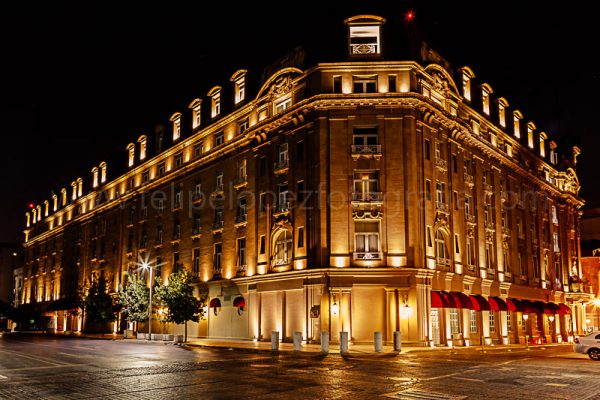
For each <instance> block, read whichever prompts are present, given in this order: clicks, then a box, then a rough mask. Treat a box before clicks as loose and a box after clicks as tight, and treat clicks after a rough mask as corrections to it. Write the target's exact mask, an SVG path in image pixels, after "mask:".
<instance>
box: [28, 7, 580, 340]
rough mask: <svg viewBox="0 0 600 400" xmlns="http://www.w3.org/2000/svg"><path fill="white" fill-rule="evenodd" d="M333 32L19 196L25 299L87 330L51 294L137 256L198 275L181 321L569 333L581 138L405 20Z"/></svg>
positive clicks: (373, 19) (573, 324) (452, 334)
mask: <svg viewBox="0 0 600 400" xmlns="http://www.w3.org/2000/svg"><path fill="white" fill-rule="evenodd" d="M340 29H344V30H345V33H346V34H345V35H344V36H342V37H343V38H344V39H343V40H342V41H340V42H338V43H332V44H331V46H332V48H331V52H330V53H329V54H336V57H339V58H337V59H334V60H329V59H330V58H331V56H329V57H324V58H323V59H316V60H314V62H311V63H310V64H309V65H307V66H304V65H303V64H304V63H303V62H302V60H303V59H308V58H309V57H310V53H304V52H303V51H302V50H296V51H295V52H294V53H292V55H291V56H288V57H287V58H286V60H287V61H285V62H282V63H280V64H279V67H278V68H276V69H273V68H270V71H269V73H267V74H263V78H262V79H259V77H258V76H256V75H253V74H252V72H251V71H246V70H238V71H237V72H235V73H234V74H233V75H232V76H231V79H230V82H223V83H221V84H220V85H219V86H214V87H213V88H212V89H211V90H210V91H208V93H206V95H203V96H202V97H198V98H196V99H194V100H193V101H191V102H190V103H189V105H188V106H187V109H185V110H182V112H181V113H175V114H173V115H172V116H171V117H170V119H169V123H168V125H167V128H164V129H162V128H159V129H157V130H155V131H154V132H152V133H145V134H141V133H140V134H138V135H136V138H135V140H132V141H131V143H129V144H128V145H125V143H124V145H123V150H124V151H123V154H122V157H121V158H122V159H123V161H126V168H124V171H123V172H122V173H121V172H120V171H119V166H118V163H115V165H113V164H111V163H106V162H98V163H97V165H96V166H94V167H93V168H92V166H90V174H89V176H86V177H81V178H78V179H74V180H73V182H72V183H70V184H65V185H64V187H63V188H61V189H59V190H57V191H56V192H55V193H54V194H53V195H52V196H51V197H50V198H48V199H46V200H44V201H42V202H40V203H39V205H35V206H34V207H33V209H31V210H29V212H27V214H26V218H27V227H26V230H25V235H26V241H25V244H24V246H25V254H26V262H25V267H24V288H23V291H22V293H23V295H22V299H21V302H24V303H27V302H30V301H32V300H36V301H37V302H38V303H39V304H42V305H47V308H46V309H47V310H49V311H47V315H48V316H50V317H53V318H54V320H55V326H56V329H57V330H59V331H60V330H70V329H82V324H83V325H84V323H85V321H81V314H79V315H76V313H73V312H70V311H69V310H68V309H69V308H72V307H71V306H70V305H69V301H68V300H65V299H68V298H69V297H70V296H72V295H73V294H74V293H75V292H76V291H77V290H78V289H79V288H84V289H85V288H86V287H87V286H89V283H90V280H91V279H92V277H93V276H97V275H98V274H104V276H105V277H107V279H108V280H109V282H110V285H111V288H112V290H113V291H117V290H118V288H119V286H120V285H121V284H122V283H123V282H124V281H125V278H126V276H127V275H128V274H134V273H139V265H140V262H141V260H147V261H149V262H150V263H151V265H154V266H155V267H156V268H157V273H158V274H160V275H161V276H162V278H163V280H167V281H168V276H169V274H170V273H171V272H172V271H174V270H176V269H186V270H188V271H189V272H190V273H192V274H193V275H194V276H195V277H196V285H197V290H198V292H197V293H198V295H200V292H202V291H207V293H208V300H207V305H208V308H209V310H208V313H207V314H208V315H207V318H206V319H205V320H203V321H201V322H199V323H197V324H189V325H190V328H189V329H190V330H189V332H190V334H191V335H192V336H200V337H211V338H237V339H239V338H242V339H248V340H252V339H254V340H268V339H270V336H271V332H272V331H278V332H280V337H281V338H282V340H286V341H289V340H291V337H292V336H293V332H302V335H303V339H304V340H305V341H307V342H315V341H318V340H319V338H320V332H322V331H326V332H328V333H329V335H330V338H331V339H332V341H334V342H335V341H336V340H337V338H338V337H339V332H341V331H347V332H349V337H350V340H351V341H352V342H354V343H360V342H370V341H373V333H374V332H375V331H379V332H382V335H383V339H384V341H388V342H389V341H391V340H392V337H393V332H394V331H401V332H402V337H403V341H404V342H405V343H406V342H410V343H413V344H418V345H468V344H476V343H480V342H481V341H482V340H483V341H485V342H486V343H509V342H511V343H518V342H523V341H524V340H526V337H527V336H529V338H530V340H533V341H539V342H543V341H546V342H554V341H562V340H567V339H568V338H569V336H570V335H572V334H574V333H575V334H577V333H580V332H582V331H583V330H584V329H585V320H586V318H585V307H584V306H583V305H584V304H585V303H586V302H588V301H590V299H591V298H592V294H590V293H586V292H585V291H583V290H582V287H581V285H577V286H576V285H575V284H574V283H576V282H580V281H581V264H580V248H579V216H580V211H579V210H580V208H581V207H582V205H583V200H582V199H581V198H580V197H579V196H578V192H579V183H578V179H577V175H576V162H577V156H578V154H579V153H580V150H579V149H578V148H577V147H574V148H571V149H559V148H557V145H556V143H555V142H554V141H552V140H551V139H550V138H549V137H548V135H547V134H546V133H545V132H543V130H542V129H540V128H538V127H537V126H536V124H535V123H534V122H532V121H530V120H528V119H527V118H526V115H524V114H523V113H522V112H520V111H519V110H518V109H517V107H514V106H513V105H512V104H509V102H508V100H507V99H505V98H503V97H501V95H500V94H498V93H496V92H494V90H493V89H492V86H491V85H490V84H488V83H485V82H484V81H481V80H478V79H477V77H476V74H475V72H474V71H472V70H471V69H470V68H469V67H462V68H453V67H451V66H450V64H449V63H448V62H447V61H446V60H445V59H444V58H443V57H441V56H440V55H439V54H438V53H437V52H436V51H434V50H433V49H431V48H430V47H428V46H427V44H425V43H417V45H415V43H414V41H413V42H412V43H410V44H407V43H408V42H409V40H408V39H409V38H410V37H412V36H411V35H410V33H409V32H408V31H407V28H406V24H404V26H395V25H394V24H393V23H392V22H386V20H385V19H384V18H382V17H379V16H373V15H359V16H354V17H351V18H348V19H347V20H345V24H344V25H341V24H340ZM324 43H326V41H324ZM322 47H325V44H323V45H322ZM307 55H308V56H309V57H305V56H307ZM257 75H258V74H257ZM221 85H222V86H221ZM112 171H117V172H116V173H113V172H112ZM61 299H62V300H61ZM57 301H58V302H59V303H56V302H57ZM71 327H73V328H71ZM83 328H85V327H83ZM121 328H122V326H121V327H119V326H116V327H115V329H121ZM156 329H158V325H157V328H156ZM166 329H168V330H169V331H170V332H171V333H177V332H178V330H181V329H182V327H177V326H170V327H167V328H166Z"/></svg>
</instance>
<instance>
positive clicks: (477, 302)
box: [469, 294, 490, 311]
mask: <svg viewBox="0 0 600 400" xmlns="http://www.w3.org/2000/svg"><path fill="white" fill-rule="evenodd" d="M469 300H471V310H475V311H489V309H490V303H488V301H487V300H486V299H485V298H484V297H483V296H482V295H480V294H472V295H470V296H469Z"/></svg>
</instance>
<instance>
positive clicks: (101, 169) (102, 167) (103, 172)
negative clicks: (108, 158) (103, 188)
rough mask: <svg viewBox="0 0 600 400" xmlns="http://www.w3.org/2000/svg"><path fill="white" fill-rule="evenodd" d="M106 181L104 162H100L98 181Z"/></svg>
mask: <svg viewBox="0 0 600 400" xmlns="http://www.w3.org/2000/svg"><path fill="white" fill-rule="evenodd" d="M104 182H106V163H105V162H101V163H100V183H104Z"/></svg>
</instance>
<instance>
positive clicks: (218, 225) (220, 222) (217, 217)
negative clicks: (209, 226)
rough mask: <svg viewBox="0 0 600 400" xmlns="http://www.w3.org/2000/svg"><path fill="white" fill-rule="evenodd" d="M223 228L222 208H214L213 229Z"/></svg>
mask: <svg viewBox="0 0 600 400" xmlns="http://www.w3.org/2000/svg"><path fill="white" fill-rule="evenodd" d="M222 226H223V206H217V207H215V228H221V227H222Z"/></svg>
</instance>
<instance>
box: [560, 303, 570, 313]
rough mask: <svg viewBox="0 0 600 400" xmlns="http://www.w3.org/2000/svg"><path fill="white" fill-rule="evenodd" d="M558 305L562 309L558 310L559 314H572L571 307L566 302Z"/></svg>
mask: <svg viewBox="0 0 600 400" xmlns="http://www.w3.org/2000/svg"><path fill="white" fill-rule="evenodd" d="M558 307H559V309H560V310H559V312H558V314H561V315H571V307H569V306H568V305H566V304H565V303H560V304H559V305H558Z"/></svg>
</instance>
